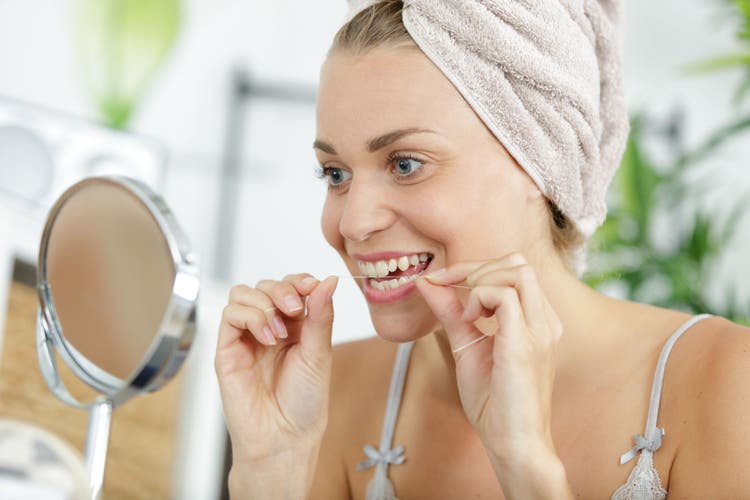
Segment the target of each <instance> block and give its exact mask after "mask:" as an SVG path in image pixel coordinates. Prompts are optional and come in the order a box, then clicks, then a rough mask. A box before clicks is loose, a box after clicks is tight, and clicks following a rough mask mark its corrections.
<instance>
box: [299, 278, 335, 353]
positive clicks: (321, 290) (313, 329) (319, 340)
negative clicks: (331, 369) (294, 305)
mask: <svg viewBox="0 0 750 500" xmlns="http://www.w3.org/2000/svg"><path fill="white" fill-rule="evenodd" d="M337 285H338V278H337V277H335V276H329V277H328V278H326V279H325V280H323V281H322V282H321V283H320V284H319V285H318V286H316V287H315V289H314V290H313V291H312V293H310V296H309V297H308V299H307V315H306V316H305V320H304V322H303V323H302V331H301V333H300V345H301V347H302V350H303V351H304V352H306V353H308V354H309V355H312V356H313V357H314V358H315V359H320V358H321V357H323V356H326V355H330V352H331V333H332V331H333V292H335V291H336V286H337Z"/></svg>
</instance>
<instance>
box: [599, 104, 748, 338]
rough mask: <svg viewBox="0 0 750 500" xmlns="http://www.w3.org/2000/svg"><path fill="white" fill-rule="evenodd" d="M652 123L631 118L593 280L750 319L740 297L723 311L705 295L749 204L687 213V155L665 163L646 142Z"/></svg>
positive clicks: (633, 295) (634, 296)
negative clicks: (727, 211) (721, 215)
mask: <svg viewBox="0 0 750 500" xmlns="http://www.w3.org/2000/svg"><path fill="white" fill-rule="evenodd" d="M647 122H648V121H647V119H646V118H645V117H644V116H643V115H641V114H639V115H636V116H634V117H633V119H632V120H631V127H632V128H631V135H630V138H629V140H628V145H627V149H626V151H625V154H624V157H623V161H622V164H621V166H620V169H619V170H618V173H617V175H616V177H615V179H614V182H613V186H612V193H611V194H612V195H613V197H612V200H611V201H610V211H609V215H608V217H607V220H606V221H605V222H604V224H603V225H602V227H601V228H600V229H599V230H598V231H597V232H596V233H595V234H594V237H593V239H592V242H591V246H592V248H593V249H594V252H593V254H594V259H593V260H592V269H591V270H590V271H589V272H588V273H587V275H586V277H585V280H586V282H587V283H588V284H589V285H591V286H593V287H597V288H602V287H603V286H604V285H609V284H612V283H613V282H617V283H619V284H620V285H621V286H622V287H624V291H625V295H626V296H627V298H628V299H631V300H639V301H647V302H649V303H652V304H654V305H658V306H662V307H668V308H675V309H682V310H688V311H692V312H696V313H699V312H709V311H710V312H713V313H715V314H719V315H721V316H725V317H728V318H731V319H732V320H733V321H738V322H743V323H746V324H750V316H748V311H747V310H744V311H743V310H740V307H739V305H738V304H737V303H736V299H735V298H734V295H731V296H729V297H727V301H726V302H727V304H726V307H725V308H724V310H721V311H719V310H716V308H715V307H714V308H712V307H710V306H709V304H708V303H707V301H706V298H705V297H704V293H703V285H704V284H706V283H707V282H708V281H709V279H710V273H711V272H712V269H711V267H712V265H713V264H714V263H715V261H716V260H717V259H719V258H720V257H721V254H722V250H723V249H724V248H725V247H726V245H727V244H728V243H729V242H730V241H731V239H732V237H733V236H734V235H735V232H736V231H735V229H736V227H737V224H738V223H739V221H740V220H741V218H742V215H743V214H744V212H745V205H744V204H743V203H742V202H739V203H737V204H736V205H735V206H734V207H733V209H732V213H731V215H730V216H729V217H727V218H726V220H725V221H724V222H717V221H715V220H714V219H715V218H714V217H713V216H712V215H710V214H707V213H704V212H701V211H696V212H695V213H693V214H691V215H690V216H688V217H685V216H684V214H681V213H680V210H679V209H680V208H684V202H683V200H684V195H685V193H686V192H687V191H688V189H689V187H688V186H686V185H685V179H684V177H685V173H686V172H687V169H688V165H689V164H688V163H684V162H682V161H679V159H681V158H682V156H683V155H678V156H677V157H678V161H675V162H672V163H671V164H670V165H667V166H660V168H657V167H656V166H655V165H654V163H653V161H652V160H651V159H650V158H649V156H648V154H647V153H646V152H645V151H644V148H643V147H642V142H643V141H644V136H645V135H647V133H648V131H649V130H650V127H648V126H646V124H647ZM651 134H653V132H651ZM693 194H694V193H693ZM658 217H666V218H667V220H668V222H667V223H664V222H663V223H662V226H666V227H669V228H670V234H668V235H667V234H663V233H662V234H656V227H655V224H656V222H657V218H658Z"/></svg>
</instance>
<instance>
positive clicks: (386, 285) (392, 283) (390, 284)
mask: <svg viewBox="0 0 750 500" xmlns="http://www.w3.org/2000/svg"><path fill="white" fill-rule="evenodd" d="M420 274H422V273H418V274H412V275H411V276H402V277H400V278H398V279H395V278H394V279H391V280H385V281H376V280H374V279H371V280H370V286H371V287H373V288H375V289H377V290H393V289H394V288H398V287H400V286H404V285H405V284H407V283H409V282H410V281H414V280H415V279H417V278H418V277H419V276H420Z"/></svg>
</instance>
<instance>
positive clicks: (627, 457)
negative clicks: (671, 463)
mask: <svg viewBox="0 0 750 500" xmlns="http://www.w3.org/2000/svg"><path fill="white" fill-rule="evenodd" d="M663 436H664V428H662V427H656V428H655V429H654V432H653V433H651V436H648V438H646V437H643V435H641V434H636V435H635V436H633V441H634V442H635V446H633V447H632V448H631V449H630V450H629V451H628V452H626V453H623V454H622V456H621V457H620V465H622V464H625V463H628V462H630V461H631V460H633V458H634V457H635V455H636V454H637V453H638V452H639V451H641V450H648V451H650V452H651V453H653V452H655V451H656V450H658V449H659V447H660V446H661V438H662V437H663Z"/></svg>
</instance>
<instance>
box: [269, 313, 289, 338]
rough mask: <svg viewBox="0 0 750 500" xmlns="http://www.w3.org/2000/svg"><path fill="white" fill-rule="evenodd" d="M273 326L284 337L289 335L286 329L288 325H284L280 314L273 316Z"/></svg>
mask: <svg viewBox="0 0 750 500" xmlns="http://www.w3.org/2000/svg"><path fill="white" fill-rule="evenodd" d="M273 328H274V330H276V333H277V334H278V335H279V337H281V338H282V339H285V338H287V337H288V336H289V334H288V333H287V331H286V326H284V322H283V321H281V318H279V317H278V316H274V317H273Z"/></svg>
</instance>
